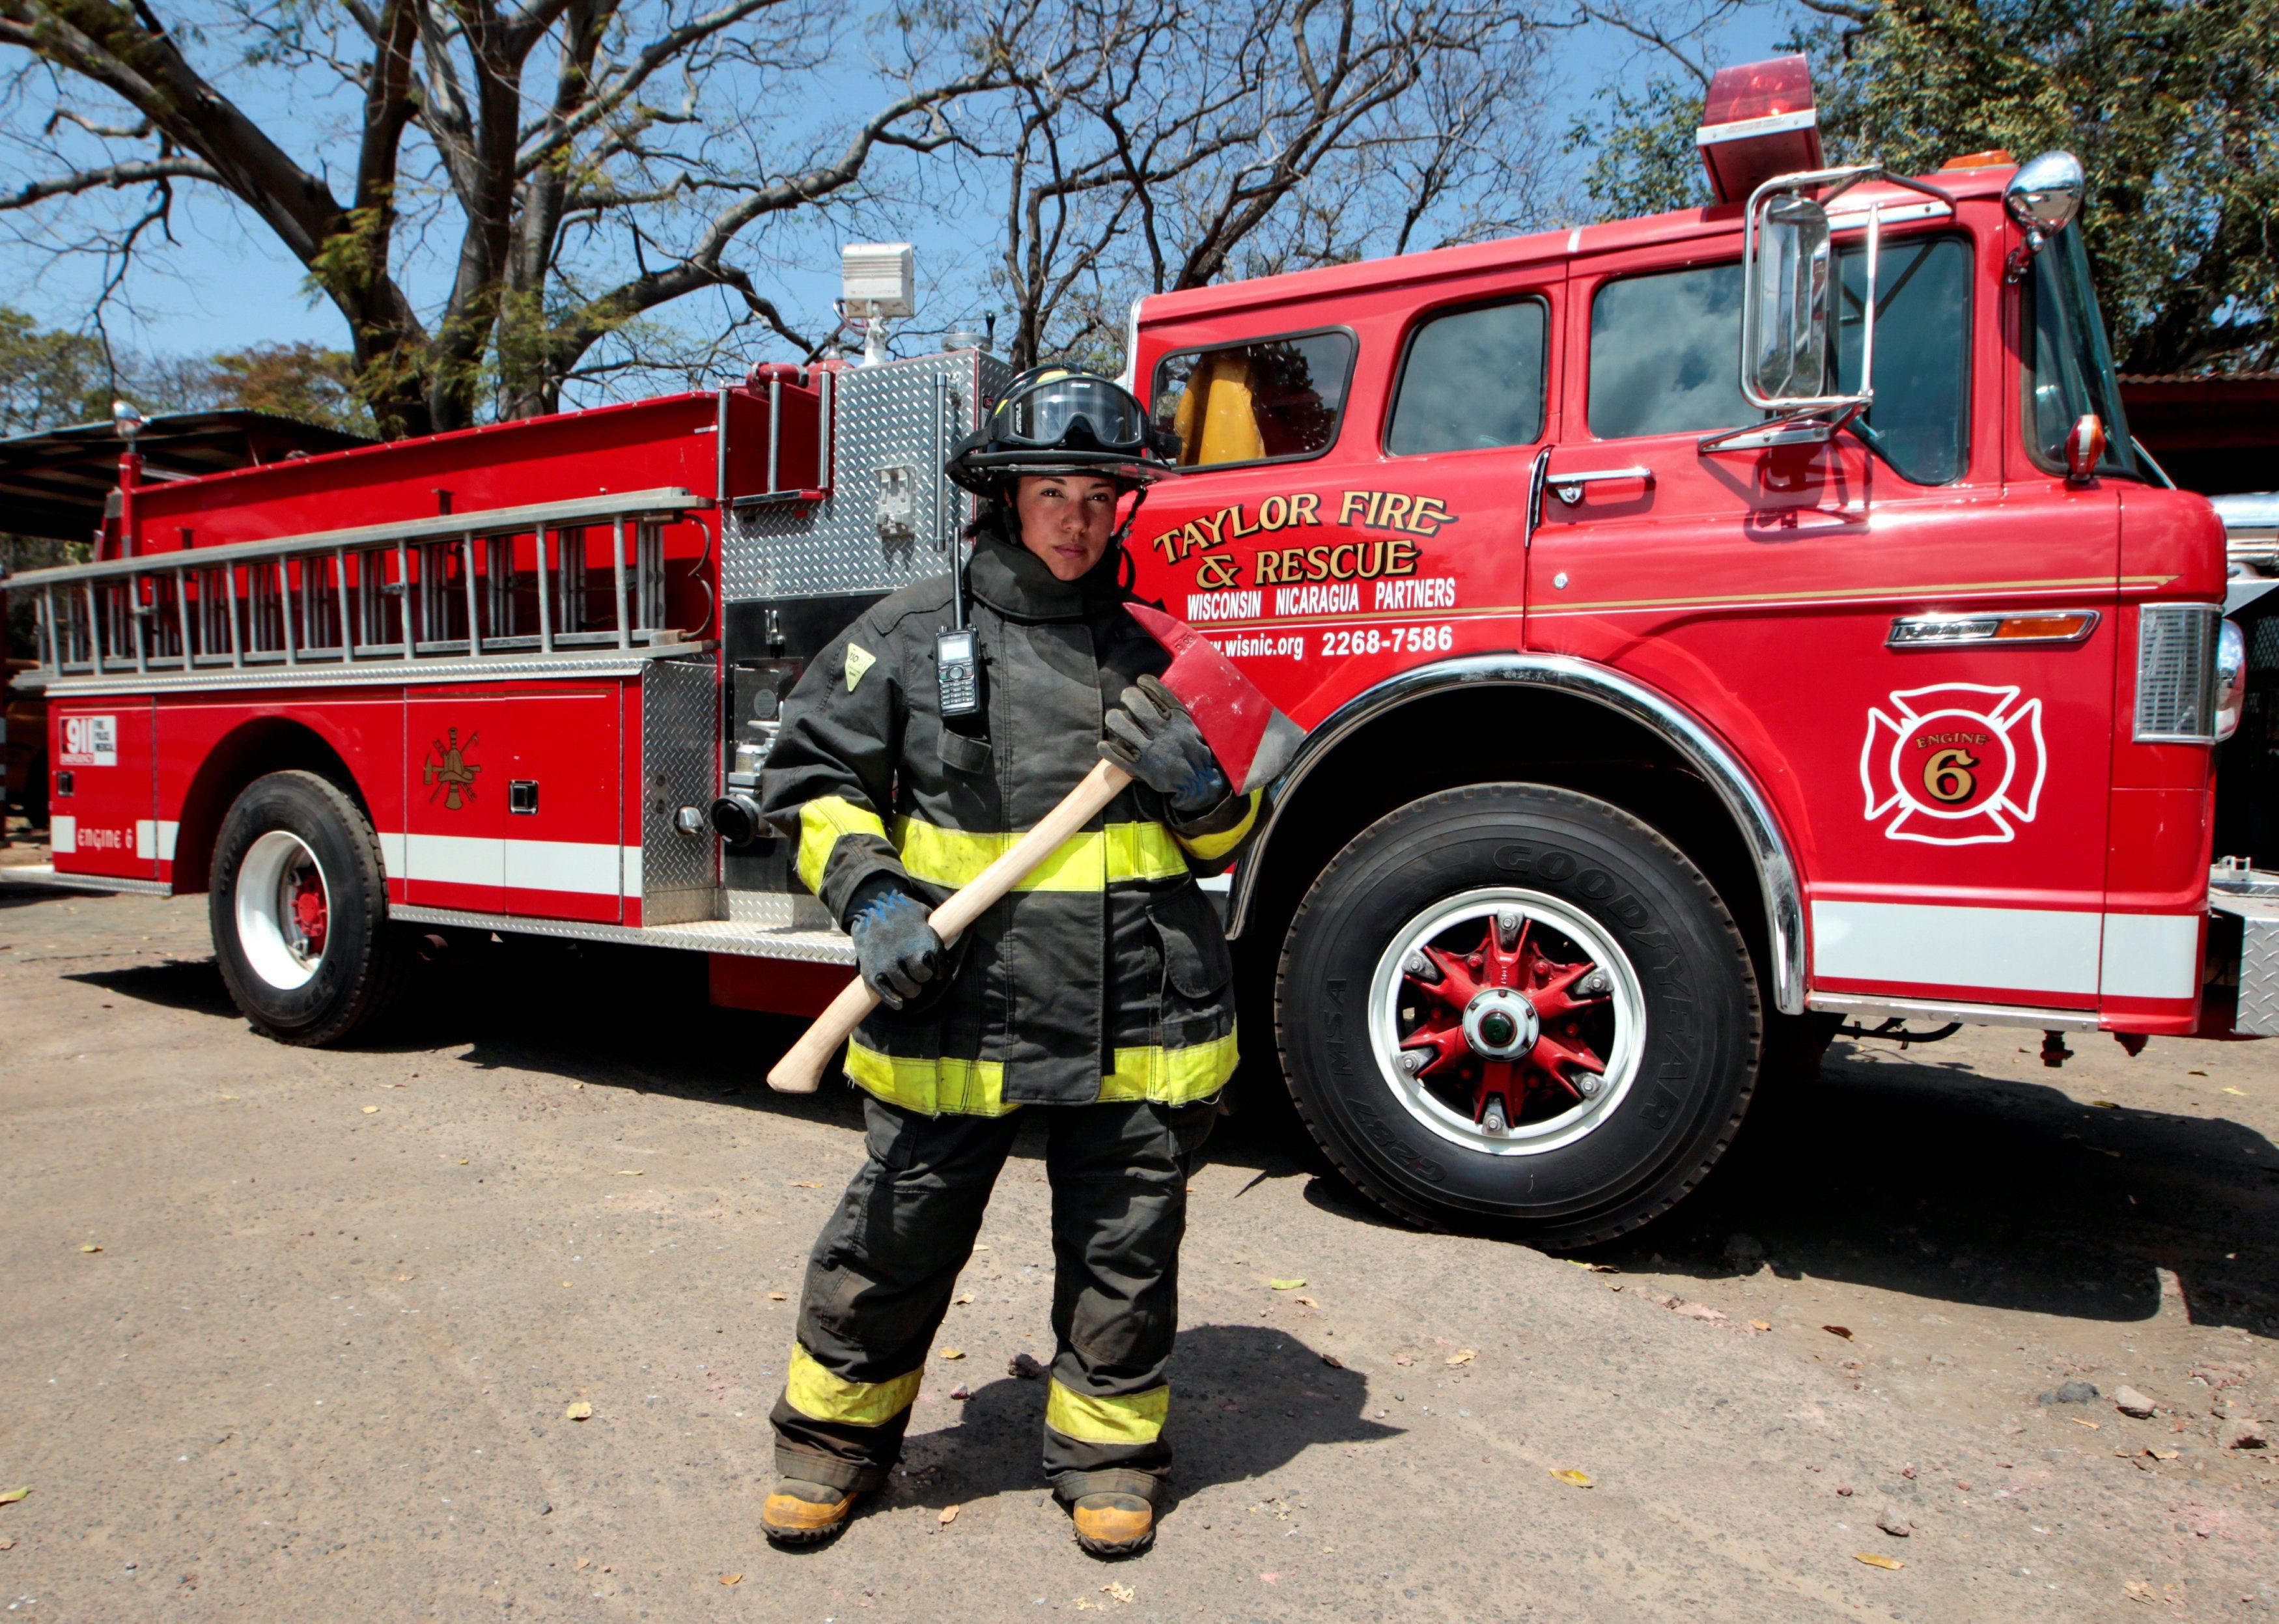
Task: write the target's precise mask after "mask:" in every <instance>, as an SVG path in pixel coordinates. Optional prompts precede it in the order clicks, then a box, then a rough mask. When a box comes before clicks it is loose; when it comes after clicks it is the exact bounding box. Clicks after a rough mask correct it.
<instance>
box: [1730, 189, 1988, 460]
mask: <svg viewBox="0 0 2279 1624" xmlns="http://www.w3.org/2000/svg"><path fill="white" fill-rule="evenodd" d="M1865 181H1876V182H1880V183H1881V184H1883V185H1885V186H1888V187H1891V188H1897V189H1899V190H1902V191H1908V192H1915V193H1918V194H1920V195H1922V196H1923V197H1927V198H1930V199H1931V200H1932V201H1933V202H1934V203H1936V204H1937V205H1939V206H1941V207H1943V208H1944V210H1945V211H1946V212H1947V213H1949V214H1952V213H1953V210H1954V200H1953V198H1952V197H1950V196H1948V195H1946V194H1945V192H1942V191H1940V190H1939V189H1938V188H1937V187H1935V186H1926V185H1924V184H1923V183H1922V181H1920V180H1907V179H1906V178H1905V177H1903V176H1899V175H1894V174H1889V173H1886V172H1884V169H1883V168H1882V167H1881V166H1880V165H1875V164H1856V165H1852V166H1850V167H1848V168H1844V169H1815V170H1811V171H1808V172H1803V173H1799V174H1793V175H1776V176H1775V177H1773V179H1771V180H1768V181H1766V182H1765V183H1764V184H1763V185H1762V186H1760V187H1759V188H1757V189H1756V190H1755V191H1753V192H1752V193H1751V194H1749V203H1748V207H1747V209H1746V211H1744V214H1743V218H1742V234H1741V398H1742V399H1744V400H1746V402H1748V403H1749V404H1750V405H1752V406H1753V407H1755V408H1756V409H1757V410H1759V411H1761V412H1766V413H1769V420H1767V421H1765V422H1762V423H1757V424H1752V425H1750V426H1748V427H1746V428H1737V429H1725V430H1723V431H1722V432H1720V433H1715V434H1710V435H1707V436H1705V437H1704V438H1703V439H1702V440H1701V441H1700V444H1699V446H1698V449H1699V450H1700V451H1701V452H1702V453H1703V454H1704V455H1707V453H1709V452H1712V451H1754V450H1761V449H1762V448H1765V447H1768V446H1790V445H1808V444H1815V443H1818V442H1820V441H1822V440H1828V439H1830V438H1832V437H1833V436H1834V435H1835V433H1836V431H1837V430H1838V429H1840V428H1842V427H1843V426H1844V425H1845V424H1847V423H1849V422H1851V421H1852V419H1853V418H1854V417H1858V416H1859V415H1860V414H1861V412H1863V411H1865V410H1868V406H1869V405H1870V404H1872V403H1873V402H1874V401H1875V398H1876V388H1875V381H1874V379H1875V367H1876V271H1877V267H1878V264H1879V257H1880V255H1881V251H1882V243H1883V211H1884V208H1885V207H1887V206H1889V205H1888V202H1887V200H1885V199H1883V198H1875V199H1873V200H1872V201H1869V202H1868V203H1866V204H1865V206H1864V207H1862V206H1861V205H1860V204H1858V203H1854V204H1853V212H1854V215H1855V217H1856V221H1857V224H1858V225H1860V226H1864V227H1865V228H1866V241H1865V242H1864V243H1863V244H1862V248H1863V250H1864V252H1863V256H1862V257H1863V261H1864V263H1863V265H1862V270H1863V271H1864V272H1865V274H1864V275H1863V276H1862V277H1861V282H1862V284H1863V286H1862V287H1861V316H1860V382H1859V386H1858V387H1857V388H1855V389H1854V390H1853V391H1852V392H1851V393H1850V394H1845V393H1842V392H1841V391H1838V390H1837V389H1836V388H1835V384H1836V381H1837V380H1836V379H1833V378H1831V377H1830V375H1829V374H1830V344H1829V331H1830V320H1831V318H1832V315H1833V311H1834V306H1835V303H1836V295H1837V278H1836V256H1835V251H1834V249H1833V248H1832V247H1831V245H1830V237H1831V235H1832V234H1833V232H1834V226H1833V224H1832V222H1831V221H1830V217H1829V205H1830V203H1833V202H1834V201H1835V200H1836V199H1837V198H1838V197H1840V196H1842V195H1844V194H1845V192H1848V191H1850V190H1851V189H1852V188H1853V187H1855V186H1858V185H1860V184H1861V183H1862V182H1865ZM1851 223H1852V222H1847V225H1848V224H1851Z"/></svg>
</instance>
